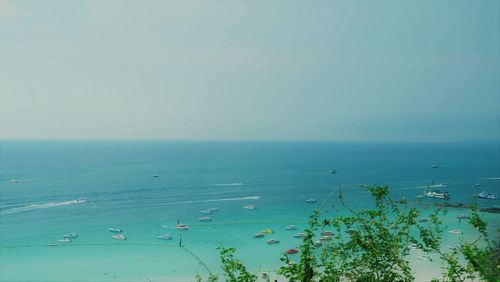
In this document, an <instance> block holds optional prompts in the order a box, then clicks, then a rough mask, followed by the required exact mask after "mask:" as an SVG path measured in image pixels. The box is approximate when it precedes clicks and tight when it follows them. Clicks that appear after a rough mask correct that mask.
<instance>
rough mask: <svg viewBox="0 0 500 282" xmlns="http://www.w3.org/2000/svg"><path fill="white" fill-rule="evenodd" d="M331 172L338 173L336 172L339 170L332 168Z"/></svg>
mask: <svg viewBox="0 0 500 282" xmlns="http://www.w3.org/2000/svg"><path fill="white" fill-rule="evenodd" d="M329 173H331V174H336V173H337V170H336V169H332V170H330V171H329Z"/></svg>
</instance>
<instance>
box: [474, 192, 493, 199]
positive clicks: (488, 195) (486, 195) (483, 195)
mask: <svg viewBox="0 0 500 282" xmlns="http://www.w3.org/2000/svg"><path fill="white" fill-rule="evenodd" d="M477 197H478V198H481V199H487V200H496V199H497V196H495V195H494V194H491V193H486V192H484V191H482V192H481V193H479V194H477Z"/></svg>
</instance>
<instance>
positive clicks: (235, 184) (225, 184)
mask: <svg viewBox="0 0 500 282" xmlns="http://www.w3.org/2000/svg"><path fill="white" fill-rule="evenodd" d="M206 186H209V187H222V186H243V183H241V182H234V183H220V184H210V185H206Z"/></svg>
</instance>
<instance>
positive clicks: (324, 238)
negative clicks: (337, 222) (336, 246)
mask: <svg viewBox="0 0 500 282" xmlns="http://www.w3.org/2000/svg"><path fill="white" fill-rule="evenodd" d="M319 240H320V241H322V242H323V241H330V240H332V236H323V237H321V238H319Z"/></svg>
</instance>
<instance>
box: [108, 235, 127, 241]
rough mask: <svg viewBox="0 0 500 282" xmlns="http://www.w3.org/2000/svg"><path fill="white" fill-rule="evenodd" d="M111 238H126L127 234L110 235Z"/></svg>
mask: <svg viewBox="0 0 500 282" xmlns="http://www.w3.org/2000/svg"><path fill="white" fill-rule="evenodd" d="M111 238H113V239H115V240H127V236H125V235H123V234H116V235H112V236H111Z"/></svg>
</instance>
